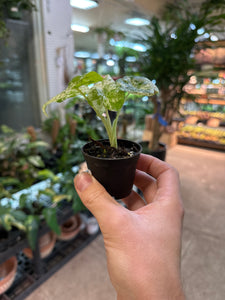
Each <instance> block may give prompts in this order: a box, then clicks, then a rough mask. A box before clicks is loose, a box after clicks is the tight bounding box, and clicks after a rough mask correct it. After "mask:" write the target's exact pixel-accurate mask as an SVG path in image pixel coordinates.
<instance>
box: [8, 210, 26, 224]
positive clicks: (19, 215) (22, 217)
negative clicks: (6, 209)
mask: <svg viewBox="0 0 225 300" xmlns="http://www.w3.org/2000/svg"><path fill="white" fill-rule="evenodd" d="M11 215H12V216H13V217H14V218H15V219H16V220H17V221H20V222H25V220H26V218H27V215H26V214H25V213H24V212H23V211H21V210H12V211H11Z"/></svg>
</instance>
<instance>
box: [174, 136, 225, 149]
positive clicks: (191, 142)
mask: <svg viewBox="0 0 225 300" xmlns="http://www.w3.org/2000/svg"><path fill="white" fill-rule="evenodd" d="M178 144H183V145H190V146H197V147H204V148H210V149H215V150H223V151H225V145H221V144H218V143H215V142H212V141H204V140H197V139H192V138H186V137H179V136H178Z"/></svg>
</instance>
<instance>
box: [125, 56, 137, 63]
mask: <svg viewBox="0 0 225 300" xmlns="http://www.w3.org/2000/svg"><path fill="white" fill-rule="evenodd" d="M125 60H126V61H127V62H135V61H137V59H136V57H135V56H127V57H126V58H125Z"/></svg>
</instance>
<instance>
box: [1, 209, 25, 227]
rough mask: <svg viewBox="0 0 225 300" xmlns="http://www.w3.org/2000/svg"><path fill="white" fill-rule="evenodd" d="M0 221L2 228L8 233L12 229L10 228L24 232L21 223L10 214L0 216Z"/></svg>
mask: <svg viewBox="0 0 225 300" xmlns="http://www.w3.org/2000/svg"><path fill="white" fill-rule="evenodd" d="M0 219H1V224H2V226H3V227H4V228H5V229H6V230H8V231H10V230H11V229H12V226H15V227H17V228H18V229H20V230H23V231H25V230H26V228H25V226H24V224H23V223H22V222H20V221H18V220H16V219H15V218H14V216H13V215H12V214H11V213H10V214H9V213H8V214H5V215H3V216H0Z"/></svg>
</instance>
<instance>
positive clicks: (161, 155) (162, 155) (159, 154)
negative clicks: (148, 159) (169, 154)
mask: <svg viewBox="0 0 225 300" xmlns="http://www.w3.org/2000/svg"><path fill="white" fill-rule="evenodd" d="M139 144H140V145H141V146H142V152H143V153H145V154H149V155H152V156H154V157H156V158H158V159H160V160H163V161H165V160H166V144H164V143H161V142H159V149H158V150H156V151H151V150H150V149H149V148H148V144H149V141H141V142H140V143H139Z"/></svg>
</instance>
